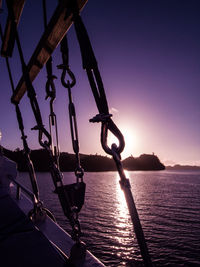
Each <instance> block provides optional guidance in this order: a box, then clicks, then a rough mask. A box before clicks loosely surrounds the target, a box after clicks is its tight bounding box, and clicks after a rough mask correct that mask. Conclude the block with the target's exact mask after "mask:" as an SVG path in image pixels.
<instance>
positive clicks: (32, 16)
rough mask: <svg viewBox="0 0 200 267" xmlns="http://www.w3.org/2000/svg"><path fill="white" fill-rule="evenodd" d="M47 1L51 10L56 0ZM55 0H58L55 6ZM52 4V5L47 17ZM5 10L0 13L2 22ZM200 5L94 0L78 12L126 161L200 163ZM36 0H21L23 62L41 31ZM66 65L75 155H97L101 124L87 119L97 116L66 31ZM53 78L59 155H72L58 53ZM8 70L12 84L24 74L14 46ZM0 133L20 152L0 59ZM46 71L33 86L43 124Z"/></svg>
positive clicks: (32, 137) (28, 117) (191, 0)
mask: <svg viewBox="0 0 200 267" xmlns="http://www.w3.org/2000/svg"><path fill="white" fill-rule="evenodd" d="M48 2H51V4H50V5H52V2H53V1H47V3H48ZM55 2H56V1H55ZM54 8H55V6H49V9H48V17H50V15H51V14H52V12H53V10H54ZM6 13H7V11H6V8H5V9H4V13H3V14H1V22H2V24H3V27H4V25H5V18H6ZM199 14H200V3H199V1H198V0H187V1H185V0H166V1H152V0H150V1H134V0H128V1H119V0H117V1H111V0H110V1H107V0H101V1H97V0H96V1H95V0H89V1H88V3H87V5H86V6H85V8H84V10H83V12H82V18H83V20H84V22H85V25H86V27H87V29H88V33H89V36H90V39H91V42H92V44H93V48H94V51H95V54H96V57H97V60H98V64H99V68H100V71H101V74H102V78H103V81H104V85H105V90H106V93H107V98H108V102H109V107H110V111H111V113H112V114H113V120H114V121H115V122H116V124H117V125H118V126H119V128H120V129H121V130H122V132H123V133H124V136H125V139H126V141H127V145H126V149H125V152H124V154H123V157H127V156H128V155H130V154H132V155H133V156H138V155H140V154H142V153H152V152H154V153H155V154H157V155H158V157H159V158H160V159H161V161H163V162H164V163H167V164H169V163H170V164H173V163H182V164H198V165H200V119H199V118H200V105H199V103H200V30H199V29H200V17H199ZM42 31H43V20H42V7H41V1H39V0H35V1H28V0H27V1H26V4H25V8H24V11H23V14H22V18H21V21H20V25H19V33H20V38H21V41H22V45H23V50H24V54H25V59H26V61H27V62H28V60H29V58H30V57H31V54H32V52H33V50H34V48H35V46H36V44H37V42H38V40H39V38H40V36H41V34H42ZM68 39H69V46H70V65H71V69H72V70H73V71H74V73H75V75H76V77H77V85H76V87H74V88H73V97H74V103H75V105H76V111H77V119H78V126H79V138H80V151H81V152H82V153H89V154H95V153H98V154H102V155H104V152H103V150H102V148H101V145H100V125H98V124H90V123H89V122H88V120H89V119H90V118H91V117H93V116H94V115H96V114H97V109H96V106H95V103H94V100H93V96H92V93H91V90H90V88H89V84H88V81H87V78H86V75H85V71H84V70H82V67H81V66H82V63H81V58H80V52H79V47H78V44H77V40H76V38H75V34H74V29H73V27H72V28H71V29H70V31H69V34H68ZM53 60H54V62H53V64H54V73H55V74H56V75H57V77H58V79H57V80H56V82H55V84H56V87H57V100H56V103H55V111H56V113H57V118H58V126H59V139H60V147H61V151H68V152H72V148H71V143H70V141H71V137H70V131H69V122H68V113H67V103H68V100H67V92H66V90H65V89H64V88H63V87H62V86H61V85H60V81H59V77H60V71H58V70H57V69H56V65H58V64H60V63H61V56H60V51H59V48H58V49H57V50H56V51H55V52H54V54H53ZM10 62H11V66H12V70H13V75H14V81H15V85H16V84H17V82H18V80H19V78H20V76H21V67H20V64H19V57H18V55H17V51H16V49H15V52H14V55H13V59H11V61H10ZM0 70H1V75H0V84H1V98H0V113H1V116H0V129H1V130H2V135H3V138H2V145H4V146H6V147H7V148H11V149H15V148H16V147H21V140H20V134H19V130H18V126H17V122H16V118H15V110H14V106H13V105H11V104H10V96H11V88H10V85H9V82H8V75H7V73H6V68H5V61H4V59H1V60H0ZM45 79H46V73H45V70H43V71H42V72H41V74H40V75H39V76H38V78H37V79H36V80H35V82H34V86H35V89H36V92H37V95H38V101H39V104H40V107H41V112H42V115H43V118H44V123H45V125H46V126H47V127H48V112H49V111H48V102H47V101H45V100H44V98H45ZM20 107H21V110H22V113H23V114H24V124H25V131H26V134H27V135H28V142H29V144H30V147H31V148H38V147H39V145H38V144H37V133H36V132H32V131H30V128H31V127H33V126H34V125H35V121H34V118H33V115H32V112H31V109H30V105H29V101H28V99H27V97H26V96H25V97H24V99H23V100H22V102H21V104H20Z"/></svg>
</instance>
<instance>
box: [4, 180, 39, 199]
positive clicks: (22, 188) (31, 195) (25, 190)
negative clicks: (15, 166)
mask: <svg viewBox="0 0 200 267" xmlns="http://www.w3.org/2000/svg"><path fill="white" fill-rule="evenodd" d="M8 179H9V180H10V181H11V182H12V183H13V184H15V185H16V188H17V190H16V199H17V200H20V197H21V191H22V192H23V193H25V194H26V195H27V196H28V198H29V199H30V200H31V201H32V202H33V203H35V202H37V200H36V196H35V194H34V193H33V192H31V191H30V190H29V189H28V188H27V187H25V186H24V185H22V184H21V183H20V182H18V181H17V180H14V179H13V178H12V177H8Z"/></svg>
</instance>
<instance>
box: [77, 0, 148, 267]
mask: <svg viewBox="0 0 200 267" xmlns="http://www.w3.org/2000/svg"><path fill="white" fill-rule="evenodd" d="M73 3H75V2H73ZM74 25H75V30H76V35H77V39H78V42H79V45H80V49H81V54H82V61H83V68H84V69H86V71H87V74H88V78H89V81H90V85H91V87H92V88H91V89H92V91H93V94H94V98H95V100H96V104H97V107H98V109H99V112H100V113H103V114H99V115H97V116H96V117H94V118H93V119H91V120H90V121H91V122H101V123H102V127H101V143H102V147H103V149H104V150H105V152H106V153H108V154H110V155H112V157H113V159H114V161H115V164H116V167H117V170H118V173H119V176H120V184H121V188H122V189H123V191H124V194H125V198H126V202H127V206H128V209H129V213H130V216H131V219H132V222H133V226H134V230H135V233H136V237H137V241H138V244H139V247H140V251H141V255H142V258H143V261H144V265H145V266H146V267H151V266H152V262H151V257H150V254H149V251H148V247H147V244H146V241H145V237H144V233H143V230H142V226H141V223H140V220H139V216H138V213H137V209H136V206H135V203H134V199H133V196H132V192H131V189H130V183H129V180H128V179H127V178H126V177H125V174H124V169H123V165H122V162H121V156H120V153H121V152H122V151H123V148H124V138H123V135H122V134H121V132H120V131H119V129H118V128H117V126H116V125H115V124H114V122H113V121H112V120H111V118H110V117H111V115H110V114H109V113H107V112H108V104H107V100H106V95H105V91H104V87H103V83H102V79H101V76H100V73H99V70H98V66H97V61H96V58H95V56H94V52H93V50H92V47H91V43H90V40H89V37H88V34H87V31H86V28H85V26H84V24H83V22H82V19H81V17H80V16H79V14H78V9H77V8H76V9H75V13H74ZM93 75H94V76H93ZM95 79H96V83H95ZM97 86H98V88H97ZM102 111H103V112H102ZM104 111H105V113H104ZM108 130H110V131H111V132H112V133H113V134H114V135H115V136H116V137H117V138H118V140H119V146H118V147H117V145H116V144H112V146H111V148H109V147H108V145H107V133H108Z"/></svg>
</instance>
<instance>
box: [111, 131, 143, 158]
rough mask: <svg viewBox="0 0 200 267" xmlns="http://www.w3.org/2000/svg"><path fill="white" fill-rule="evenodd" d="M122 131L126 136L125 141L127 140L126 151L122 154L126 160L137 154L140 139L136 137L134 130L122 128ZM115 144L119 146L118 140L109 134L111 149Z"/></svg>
mask: <svg viewBox="0 0 200 267" xmlns="http://www.w3.org/2000/svg"><path fill="white" fill-rule="evenodd" d="M120 130H121V132H122V134H123V136H124V140H125V148H124V151H123V152H122V158H123V159H125V158H127V157H129V156H131V155H134V154H135V150H136V148H137V147H138V143H139V138H138V136H137V135H136V133H135V132H133V130H132V129H130V128H127V127H126V128H125V127H122V128H120ZM113 143H115V144H117V145H119V141H118V139H117V138H116V137H115V136H114V135H113V134H111V133H109V134H108V145H109V147H110V146H111V145H112V144H113Z"/></svg>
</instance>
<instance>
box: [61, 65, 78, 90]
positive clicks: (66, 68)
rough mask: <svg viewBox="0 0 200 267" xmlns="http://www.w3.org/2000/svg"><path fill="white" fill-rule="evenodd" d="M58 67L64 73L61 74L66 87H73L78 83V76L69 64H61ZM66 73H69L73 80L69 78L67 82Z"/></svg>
mask: <svg viewBox="0 0 200 267" xmlns="http://www.w3.org/2000/svg"><path fill="white" fill-rule="evenodd" d="M57 68H58V69H62V70H63V72H62V75H61V83H62V85H63V86H64V87H65V88H69V86H70V88H72V87H73V86H74V85H75V84H76V78H75V75H74V73H73V72H72V71H71V70H70V68H69V66H66V65H64V64H60V65H58V66H57ZM66 74H68V75H69V77H70V78H71V82H70V81H69V80H67V82H66V81H65V79H66Z"/></svg>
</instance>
